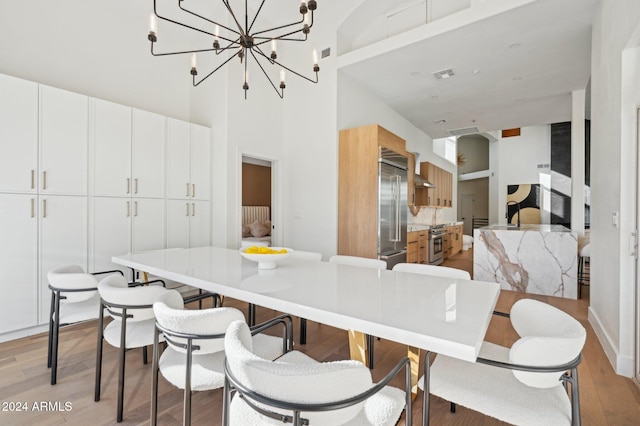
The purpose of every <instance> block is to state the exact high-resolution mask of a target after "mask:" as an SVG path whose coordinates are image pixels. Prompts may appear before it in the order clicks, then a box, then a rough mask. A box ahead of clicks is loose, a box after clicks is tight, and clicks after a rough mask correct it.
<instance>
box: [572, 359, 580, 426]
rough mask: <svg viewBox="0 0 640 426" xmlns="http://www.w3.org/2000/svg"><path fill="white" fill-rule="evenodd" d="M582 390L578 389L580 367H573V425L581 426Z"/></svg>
mask: <svg viewBox="0 0 640 426" xmlns="http://www.w3.org/2000/svg"><path fill="white" fill-rule="evenodd" d="M580 424H581V418H580V392H579V389H578V368H577V367H574V368H572V369H571V425H572V426H580Z"/></svg>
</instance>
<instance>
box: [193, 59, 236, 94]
mask: <svg viewBox="0 0 640 426" xmlns="http://www.w3.org/2000/svg"><path fill="white" fill-rule="evenodd" d="M240 52H241V51H238V52H236V53H234V54H233V55H231V56H229V58H228V59H227V60H226V61H224V62H223V63H221V64H220V65H218V67H217V68H216V69H214V70H213V71H211V72H210V73H209V74H207V75H205V76H204V77H203V78H202V80H200V81H199V82H197V83H196V76H195V75H194V76H193V86H194V87H196V86H197V85H199V84H200V83H202V82H203V81H205V80H206V79H207V78H209V77H211V75H213V73H215V72H216V71H218V70H219V69H220V68H222V67H223V66H225V65H226V64H227V63H228V62H229V61H231V60H232V59H233V58H235V57H236V56H238V53H240Z"/></svg>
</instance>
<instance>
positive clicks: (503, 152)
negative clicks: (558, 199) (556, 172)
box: [489, 125, 551, 223]
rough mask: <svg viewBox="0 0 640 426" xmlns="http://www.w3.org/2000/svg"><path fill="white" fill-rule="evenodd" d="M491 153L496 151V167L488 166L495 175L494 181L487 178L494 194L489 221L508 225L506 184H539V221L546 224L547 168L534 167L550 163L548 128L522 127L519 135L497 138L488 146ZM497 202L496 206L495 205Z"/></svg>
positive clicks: (492, 164) (547, 216)
mask: <svg viewBox="0 0 640 426" xmlns="http://www.w3.org/2000/svg"><path fill="white" fill-rule="evenodd" d="M490 150H495V153H494V157H495V156H497V160H498V161H497V164H494V163H493V161H492V163H491V171H492V172H493V173H495V176H494V178H495V179H492V178H491V177H490V189H489V191H490V193H493V194H494V195H493V197H492V196H491V195H490V198H491V199H492V200H491V204H490V205H489V209H490V212H489V215H490V219H491V221H492V222H493V221H494V220H496V219H497V221H498V223H507V220H506V219H505V217H504V215H505V212H506V200H507V186H508V185H518V184H527V183H539V184H540V192H541V206H540V209H541V221H542V223H549V211H548V207H549V189H550V174H549V169H548V168H545V169H538V168H537V165H538V164H550V162H551V126H549V125H542V126H532V127H523V128H522V129H521V130H520V136H513V137H509V138H500V139H499V140H498V141H497V142H493V143H491V146H490ZM492 160H493V158H492ZM495 194H497V196H496V195H495ZM496 199H497V203H495V202H494V200H496ZM493 209H497V217H496V215H495V214H492V213H493V211H494V210H493ZM494 223H495V222H494Z"/></svg>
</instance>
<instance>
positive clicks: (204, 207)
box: [189, 200, 211, 247]
mask: <svg viewBox="0 0 640 426" xmlns="http://www.w3.org/2000/svg"><path fill="white" fill-rule="evenodd" d="M190 204H191V205H190V207H191V212H190V214H191V217H190V222H189V246H190V247H204V246H209V245H211V203H210V202H209V201H193V200H192V201H191V203H190Z"/></svg>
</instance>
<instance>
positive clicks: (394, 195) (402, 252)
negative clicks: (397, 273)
mask: <svg viewBox="0 0 640 426" xmlns="http://www.w3.org/2000/svg"><path fill="white" fill-rule="evenodd" d="M406 246H407V158H406V157H404V156H402V155H400V154H398V153H396V152H393V151H391V150H389V149H386V148H382V147H381V148H380V156H379V159H378V258H379V259H382V260H385V261H386V262H387V268H388V269H391V268H393V265H395V264H397V263H403V262H406V259H407V251H406Z"/></svg>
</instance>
